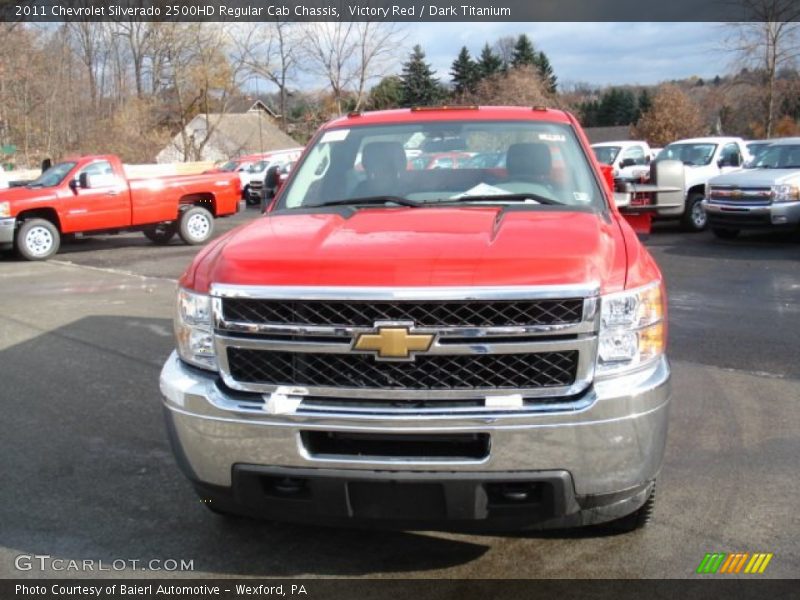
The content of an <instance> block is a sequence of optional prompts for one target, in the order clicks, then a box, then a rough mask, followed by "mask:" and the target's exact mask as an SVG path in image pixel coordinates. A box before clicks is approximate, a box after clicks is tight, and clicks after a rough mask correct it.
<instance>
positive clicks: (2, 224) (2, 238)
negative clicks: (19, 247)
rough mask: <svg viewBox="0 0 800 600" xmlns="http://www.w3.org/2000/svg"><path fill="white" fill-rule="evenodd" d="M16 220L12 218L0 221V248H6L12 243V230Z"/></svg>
mask: <svg viewBox="0 0 800 600" xmlns="http://www.w3.org/2000/svg"><path fill="white" fill-rule="evenodd" d="M16 222H17V220H16V219H15V218H13V217H11V218H8V219H0V246H7V245H11V244H13V243H14V228H15V227H16Z"/></svg>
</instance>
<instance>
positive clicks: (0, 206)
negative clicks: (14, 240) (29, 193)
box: [0, 202, 11, 219]
mask: <svg viewBox="0 0 800 600" xmlns="http://www.w3.org/2000/svg"><path fill="white" fill-rule="evenodd" d="M10 216H11V203H10V202H0V219H5V218H8V217H10Z"/></svg>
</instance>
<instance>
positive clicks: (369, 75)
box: [354, 21, 405, 110]
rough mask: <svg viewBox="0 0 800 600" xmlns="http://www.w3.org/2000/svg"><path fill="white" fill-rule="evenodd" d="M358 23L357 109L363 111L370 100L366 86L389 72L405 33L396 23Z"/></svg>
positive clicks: (355, 66)
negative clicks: (368, 99)
mask: <svg viewBox="0 0 800 600" xmlns="http://www.w3.org/2000/svg"><path fill="white" fill-rule="evenodd" d="M355 25H356V27H355V29H356V32H355V33H356V57H355V58H356V64H355V65H354V68H355V72H356V76H355V77H354V79H355V81H356V86H355V95H356V105H355V109H356V110H360V109H361V108H362V107H363V106H364V103H365V102H366V100H367V86H368V85H369V83H370V82H371V81H372V80H374V79H379V78H380V77H383V76H384V75H386V74H387V71H388V68H389V66H390V64H391V63H392V59H394V58H396V51H397V48H398V47H400V45H401V43H402V41H403V39H404V38H405V34H404V33H403V31H402V30H401V29H400V27H399V25H398V24H397V23H391V22H370V21H365V22H363V23H362V22H359V23H356V24H355Z"/></svg>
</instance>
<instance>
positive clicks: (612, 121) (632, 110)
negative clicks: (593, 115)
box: [597, 88, 638, 127]
mask: <svg viewBox="0 0 800 600" xmlns="http://www.w3.org/2000/svg"><path fill="white" fill-rule="evenodd" d="M637 112H638V111H637V105H636V97H635V96H634V95H633V92H632V91H630V90H621V89H618V88H611V89H610V90H608V91H606V92H605V93H604V94H603V96H602V97H601V98H600V104H599V106H598V110H597V120H598V123H597V124H598V125H599V126H601V127H611V126H614V125H630V124H631V123H634V122H635V121H636V119H637Z"/></svg>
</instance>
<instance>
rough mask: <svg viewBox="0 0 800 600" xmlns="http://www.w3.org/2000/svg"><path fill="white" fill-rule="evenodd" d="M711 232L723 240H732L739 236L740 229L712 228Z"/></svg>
mask: <svg viewBox="0 0 800 600" xmlns="http://www.w3.org/2000/svg"><path fill="white" fill-rule="evenodd" d="M711 231H712V232H713V233H714V235H715V236H716V237H718V238H719V239H721V240H732V239H733V238H735V237H736V236H737V235H739V230H738V229H728V228H726V227H712V228H711Z"/></svg>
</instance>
